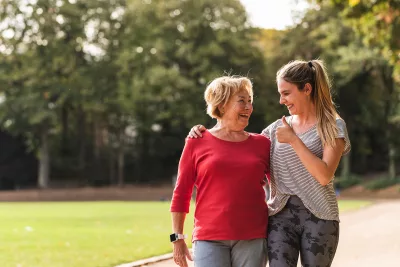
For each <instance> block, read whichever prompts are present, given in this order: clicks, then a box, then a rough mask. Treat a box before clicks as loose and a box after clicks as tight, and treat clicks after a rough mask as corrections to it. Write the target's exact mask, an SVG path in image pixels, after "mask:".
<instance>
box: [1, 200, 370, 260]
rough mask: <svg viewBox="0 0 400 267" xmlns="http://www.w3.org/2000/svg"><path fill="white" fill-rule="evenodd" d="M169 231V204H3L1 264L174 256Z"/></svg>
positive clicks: (343, 205) (347, 204) (353, 205)
mask: <svg viewBox="0 0 400 267" xmlns="http://www.w3.org/2000/svg"><path fill="white" fill-rule="evenodd" d="M367 204H369V203H368V202H366V201H347V200H346V201H340V202H339V207H340V210H341V211H347V210H351V209H357V208H360V207H362V206H365V205H367ZM192 207H193V205H192ZM192 214H193V212H191V213H190V214H189V215H188V217H187V219H186V225H185V229H186V231H185V232H186V233H188V234H190V232H191V229H192V228H193V215H192ZM170 232H171V221H170V213H169V203H168V202H42V203H0V263H1V264H0V266H1V267H67V266H68V267H112V266H115V265H118V264H121V263H125V262H130V261H134V260H138V259H142V258H146V257H150V256H154V255H160V254H164V253H169V252H171V244H170V243H169V240H168V234H169V233H170ZM189 240H190V237H189Z"/></svg>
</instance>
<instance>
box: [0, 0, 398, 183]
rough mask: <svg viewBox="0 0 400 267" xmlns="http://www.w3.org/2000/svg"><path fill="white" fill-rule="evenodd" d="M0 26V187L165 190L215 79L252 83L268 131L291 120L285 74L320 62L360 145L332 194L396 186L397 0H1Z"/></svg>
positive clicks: (207, 121)
mask: <svg viewBox="0 0 400 267" xmlns="http://www.w3.org/2000/svg"><path fill="white" fill-rule="evenodd" d="M260 2H263V3H264V4H261V5H260ZM278 2H279V3H280V4H278ZM284 3H286V5H285V4H284ZM243 4H245V5H246V8H247V10H248V11H247V12H246V9H245V7H244V6H243ZM257 4H258V5H259V7H260V8H254V6H255V5H257ZM287 9H290V10H293V12H291V15H292V16H288V15H287V14H288V13H286V15H285V17H284V16H282V17H280V16H279V15H278V14H280V13H279V12H278V11H281V10H286V11H288V10H287ZM274 10H276V11H277V12H274ZM0 21H1V22H0V31H1V35H0V38H1V39H0V189H1V190H16V189H26V188H66V187H68V188H70V187H88V186H89V187H106V186H123V185H127V184H134V185H159V184H170V183H171V180H172V177H173V176H174V175H175V173H176V171H177V164H178V161H179V157H180V154H181V151H182V148H183V145H184V139H185V136H186V135H187V133H188V131H189V129H190V127H191V126H192V125H194V124H199V123H202V124H204V125H207V126H208V127H211V126H212V125H214V123H215V121H213V120H212V119H211V118H209V117H208V116H207V115H206V113H205V104H204V100H203V92H204V89H205V87H206V85H207V83H208V82H210V81H211V80H212V79H213V78H215V77H217V76H220V75H223V74H226V73H229V74H238V75H246V76H248V77H250V78H251V80H252V81H253V83H254V90H255V103H254V108H255V110H254V113H253V115H252V118H251V122H250V125H249V127H248V130H249V131H253V132H261V130H262V129H264V128H265V127H266V126H267V125H268V124H269V123H271V122H273V121H275V120H276V119H278V118H280V117H282V115H284V114H287V111H286V109H285V108H284V107H281V106H280V105H279V103H278V102H279V96H278V93H277V88H276V84H275V73H276V71H277V70H278V69H279V68H280V67H281V66H282V65H283V64H286V63H287V62H289V61H290V60H293V59H305V60H311V59H316V58H320V59H323V60H324V61H325V62H326V64H327V67H328V70H329V72H330V74H331V78H332V81H333V91H334V99H335V102H336V103H337V106H338V111H339V114H340V116H341V117H342V118H344V120H345V121H346V123H347V128H348V130H349V135H350V139H351V142H352V151H351V154H350V155H348V156H346V157H344V158H343V159H342V162H341V165H340V167H339V169H338V172H337V176H338V177H339V178H338V179H337V187H338V188H344V187H346V186H349V185H354V184H357V183H362V182H365V181H367V180H369V179H372V178H375V179H374V180H376V181H377V182H376V181H374V182H375V183H374V185H372V186H375V187H384V186H389V185H394V184H396V183H399V181H400V179H399V178H396V174H397V173H398V171H396V170H399V167H400V160H399V159H400V152H399V151H400V138H399V137H398V136H399V135H400V105H399V102H400V1H398V0H386V1H384V0H376V1H369V0H349V1H347V0H342V1H341V0H334V1H333V0H332V1H331V0H319V1H249V0H247V1H242V2H241V1H239V0H218V1H215V0H196V1H191V0H168V1H167V0H1V1H0ZM268 21H269V22H268ZM274 22H280V23H278V24H271V23H274ZM263 23H266V24H263ZM267 23H270V24H267ZM263 25H266V26H263ZM268 25H270V26H268ZM263 27H274V28H275V29H270V28H263ZM371 177H372V178H371Z"/></svg>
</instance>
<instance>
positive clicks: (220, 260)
mask: <svg viewBox="0 0 400 267" xmlns="http://www.w3.org/2000/svg"><path fill="white" fill-rule="evenodd" d="M193 255H194V266H195V267H265V266H266V264H267V255H268V253H267V242H266V239H265V238H259V239H252V240H218V241H216V240H213V241H202V240H198V241H195V242H194V246H193Z"/></svg>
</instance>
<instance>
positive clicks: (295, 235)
mask: <svg viewBox="0 0 400 267" xmlns="http://www.w3.org/2000/svg"><path fill="white" fill-rule="evenodd" d="M338 241H339V222H337V221H327V220H322V219H319V218H317V217H315V216H314V215H313V214H312V213H311V212H310V211H309V210H308V209H307V208H306V207H304V205H303V202H302V201H301V200H300V198H298V197H297V196H291V197H290V199H289V200H288V202H287V204H286V206H285V208H284V209H283V210H282V211H280V212H279V213H278V214H276V215H274V216H271V217H269V222H268V258H269V266H270V267H292V266H293V267H296V266H297V261H298V258H299V252H300V259H301V264H302V266H304V267H328V266H331V264H332V260H333V257H334V256H335V252H336V248H337V245H338Z"/></svg>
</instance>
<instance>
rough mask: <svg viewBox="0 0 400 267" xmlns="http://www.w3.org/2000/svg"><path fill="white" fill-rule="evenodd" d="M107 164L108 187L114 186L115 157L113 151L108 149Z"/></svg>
mask: <svg viewBox="0 0 400 267" xmlns="http://www.w3.org/2000/svg"><path fill="white" fill-rule="evenodd" d="M108 160H109V161H108V162H109V172H110V174H109V175H110V185H114V184H115V157H114V151H113V149H112V148H111V147H110V152H109V153H108Z"/></svg>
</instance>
